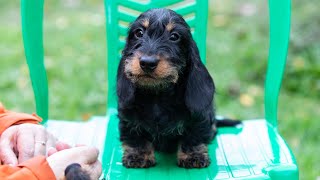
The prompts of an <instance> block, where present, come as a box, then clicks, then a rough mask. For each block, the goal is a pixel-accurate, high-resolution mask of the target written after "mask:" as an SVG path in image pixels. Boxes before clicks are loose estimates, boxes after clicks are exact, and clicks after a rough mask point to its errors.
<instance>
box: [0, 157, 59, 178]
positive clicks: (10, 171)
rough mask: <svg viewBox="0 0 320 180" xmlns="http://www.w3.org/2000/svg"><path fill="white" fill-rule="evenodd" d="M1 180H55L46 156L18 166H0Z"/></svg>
mask: <svg viewBox="0 0 320 180" xmlns="http://www.w3.org/2000/svg"><path fill="white" fill-rule="evenodd" d="M0 179H6V180H25V179H28V180H55V179H56V178H55V175H54V173H53V171H52V170H51V168H50V166H49V164H48V162H47V160H46V158H45V157H44V156H37V157H35V158H32V159H30V160H28V161H25V162H24V163H22V164H19V165H18V166H8V165H0Z"/></svg>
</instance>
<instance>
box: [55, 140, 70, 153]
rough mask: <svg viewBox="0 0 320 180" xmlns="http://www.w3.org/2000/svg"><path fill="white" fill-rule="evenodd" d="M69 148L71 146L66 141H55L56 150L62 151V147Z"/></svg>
mask: <svg viewBox="0 0 320 180" xmlns="http://www.w3.org/2000/svg"><path fill="white" fill-rule="evenodd" d="M70 148H71V146H70V145H69V144H67V143H64V142H61V141H58V142H57V143H56V149H57V150H58V151H62V150H64V149H70Z"/></svg>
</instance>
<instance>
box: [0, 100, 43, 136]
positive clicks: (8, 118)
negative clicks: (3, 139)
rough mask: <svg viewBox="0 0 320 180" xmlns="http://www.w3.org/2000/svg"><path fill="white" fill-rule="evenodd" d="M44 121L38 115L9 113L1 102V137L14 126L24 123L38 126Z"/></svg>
mask: <svg viewBox="0 0 320 180" xmlns="http://www.w3.org/2000/svg"><path fill="white" fill-rule="evenodd" d="M41 121H42V119H41V118H40V117H39V116H37V115H36V114H25V113H17V112H12V111H8V110H6V109H5V108H4V106H3V105H2V104H1V102H0V135H1V134H2V132H3V131H4V130H6V129H7V128H8V127H10V126H12V125H18V124H22V123H32V124H38V123H39V122H41Z"/></svg>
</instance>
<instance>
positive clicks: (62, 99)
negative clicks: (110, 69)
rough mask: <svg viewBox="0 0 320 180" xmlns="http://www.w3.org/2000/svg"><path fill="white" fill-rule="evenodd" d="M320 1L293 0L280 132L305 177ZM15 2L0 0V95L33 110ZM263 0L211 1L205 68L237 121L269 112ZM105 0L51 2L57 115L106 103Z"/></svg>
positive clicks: (311, 164) (312, 151)
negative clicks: (264, 88) (265, 111)
mask: <svg viewBox="0 0 320 180" xmlns="http://www.w3.org/2000/svg"><path fill="white" fill-rule="evenodd" d="M319 9H320V2H319V0H309V1H301V0H292V21H291V23H292V28H291V38H290V46H289V54H288V61H287V69H286V72H285V75H284V81H283V84H282V89H281V95H280V99H279V130H280V132H281V134H282V135H283V136H284V138H285V139H286V140H287V141H288V144H289V145H290V147H292V150H293V152H294V154H295V155H296V158H297V161H298V164H299V169H300V177H301V179H308V180H309V179H316V178H317V177H319V176H320V174H319V172H320V164H319V162H320V156H318V153H319V152H320V146H319V145H318V143H319V142H320V136H319V132H320V123H319V121H318V118H319V117H320V111H319V109H320V104H319V102H320V93H319V91H320V60H319V57H320V29H319V27H320V13H318V11H319ZM19 11H20V10H19V2H18V1H0V23H1V25H2V26H0V42H1V43H0V55H1V64H0V76H1V78H0V92H1V94H0V100H1V101H2V102H3V103H4V104H5V105H6V106H7V107H8V108H10V109H13V110H17V111H24V112H34V111H35V106H34V100H33V93H32V89H31V83H30V80H29V76H28V68H27V65H26V63H25V57H24V51H23V44H22V37H21V32H20V29H21V27H20V16H19V13H20V12H19ZM268 13H269V12H268V2H267V1H266V0H238V1H237V0H211V1H210V7H209V19H208V36H207V67H208V69H209V71H210V73H211V75H212V76H213V77H214V80H215V83H216V85H217V95H216V104H217V107H218V114H222V115H226V116H230V117H235V118H239V119H254V118H261V117H263V114H264V107H263V98H264V97H263V94H264V93H263V85H264V78H265V72H266V65H267V57H268V28H269V27H268V26H269V24H268ZM104 21H105V17H104V9H103V2H102V1H100V0H99V1H98V0H81V1H80V0H65V1H54V0H46V3H45V22H44V42H45V43H44V46H45V60H46V62H45V63H46V68H47V71H48V80H49V86H50V117H51V118H52V119H88V118H89V117H90V116H91V115H103V114H104V113H105V106H106V93H107V85H106V79H107V78H106V68H105V67H106V61H105V58H106V53H105V52H106V51H105V50H106V44H105V39H106V36H105V22H104Z"/></svg>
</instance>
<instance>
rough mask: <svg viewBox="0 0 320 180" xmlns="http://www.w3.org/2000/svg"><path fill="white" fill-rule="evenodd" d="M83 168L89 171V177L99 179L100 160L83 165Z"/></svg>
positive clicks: (100, 171)
mask: <svg viewBox="0 0 320 180" xmlns="http://www.w3.org/2000/svg"><path fill="white" fill-rule="evenodd" d="M84 169H85V170H86V171H87V172H88V173H89V175H90V177H91V179H99V177H100V176H101V173H102V165H101V162H100V161H96V162H95V163H92V164H90V165H88V166H84Z"/></svg>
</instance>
